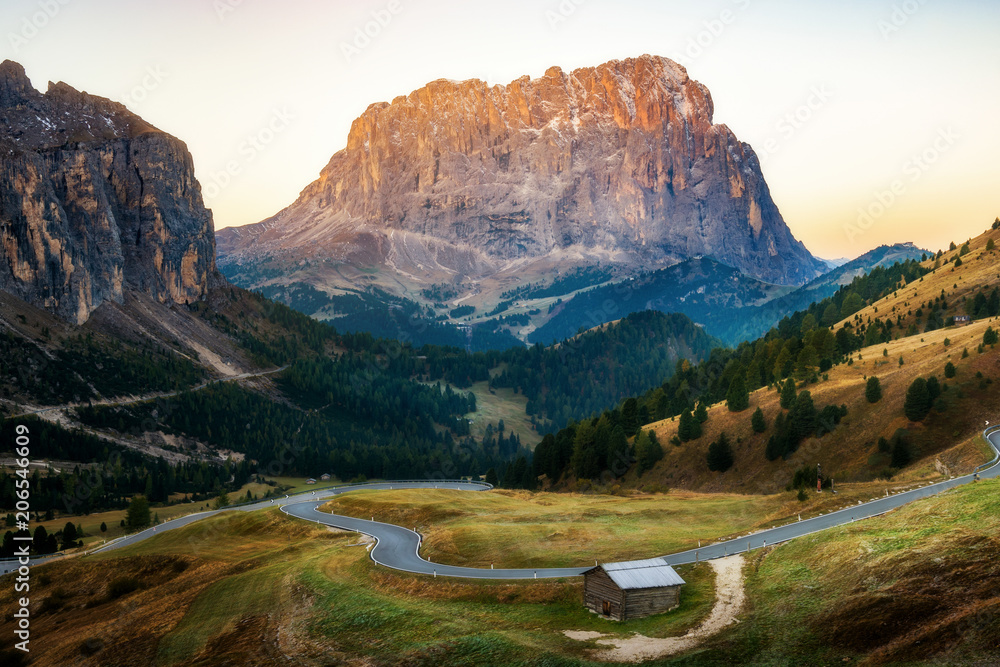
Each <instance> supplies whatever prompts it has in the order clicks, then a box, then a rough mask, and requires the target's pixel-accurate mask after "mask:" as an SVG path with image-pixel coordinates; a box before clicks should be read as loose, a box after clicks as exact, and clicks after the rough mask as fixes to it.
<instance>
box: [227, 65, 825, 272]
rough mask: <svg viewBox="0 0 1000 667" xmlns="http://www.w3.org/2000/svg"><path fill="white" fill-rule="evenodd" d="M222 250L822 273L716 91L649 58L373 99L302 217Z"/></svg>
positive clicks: (398, 262) (277, 220) (299, 257)
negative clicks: (689, 264)
mask: <svg viewBox="0 0 1000 667" xmlns="http://www.w3.org/2000/svg"><path fill="white" fill-rule="evenodd" d="M219 239H220V241H219V243H220V256H221V257H222V259H221V261H223V262H234V263H240V262H252V261H254V260H255V259H256V258H260V257H267V258H271V259H273V258H275V257H284V258H286V259H287V260H291V261H290V262H289V264H288V266H293V265H294V264H293V263H294V262H301V261H303V260H306V261H308V260H311V259H319V258H333V259H334V260H337V261H344V262H353V263H355V264H357V263H365V262H367V263H370V264H377V263H383V264H388V265H391V266H393V267H395V268H397V269H399V270H400V271H405V272H408V273H416V272H418V271H419V270H421V269H425V268H426V267H427V266H436V267H438V268H440V269H443V270H445V271H446V272H451V273H458V274H461V275H467V276H473V277H475V276H481V275H486V274H489V273H490V272H495V271H499V270H503V269H504V268H508V269H509V267H510V266H511V264H512V263H517V262H523V261H525V260H530V259H531V258H538V257H545V256H547V255H552V254H560V253H562V254H567V253H575V254H576V255H578V256H580V257H584V258H586V257H592V258H597V259H598V260H599V261H602V262H604V263H612V264H621V265H627V266H631V267H634V268H636V269H655V268H663V267H665V266H669V265H672V264H675V263H677V262H679V261H682V260H684V259H688V258H691V257H695V256H699V255H710V256H713V257H714V258H715V259H717V260H718V261H720V262H723V263H725V264H727V265H730V266H732V267H734V268H737V269H739V270H740V271H742V272H744V273H747V274H749V275H751V276H754V277H756V278H759V279H762V280H766V281H769V282H774V283H781V284H800V283H804V282H806V281H808V280H810V279H812V278H814V277H815V276H817V275H819V274H820V273H821V272H822V271H823V269H824V268H825V267H824V265H823V264H822V263H821V262H819V261H818V260H816V259H815V258H814V257H813V256H812V255H811V254H810V253H809V251H808V250H806V248H805V247H804V246H803V245H802V244H801V243H799V242H798V241H796V240H795V238H794V237H793V236H792V234H791V232H790V231H789V229H788V228H787V226H786V225H785V222H784V220H783V219H782V217H781V214H780V213H779V211H778V208H777V207H776V206H775V204H774V202H773V201H772V199H771V195H770V193H769V191H768V187H767V184H766V183H765V182H764V178H763V176H762V175H761V171H760V166H759V163H758V160H757V157H756V155H755V154H754V152H753V150H752V149H751V148H750V146H748V145H747V144H744V143H741V142H740V141H739V140H738V139H737V138H736V137H735V136H734V134H733V133H732V132H731V131H730V130H729V128H727V127H726V126H725V125H715V124H713V105H712V97H711V95H710V94H709V91H708V90H707V88H705V86H703V85H702V84H700V83H698V82H696V81H693V80H692V79H690V78H689V77H688V74H687V71H686V70H685V69H684V68H683V67H681V66H680V65H678V64H676V63H674V62H672V61H670V60H666V59H664V58H658V57H652V56H643V57H641V58H636V59H630V60H624V61H613V62H609V63H606V64H604V65H601V66H599V67H592V68H584V69H579V70H576V71H573V72H569V73H567V72H564V71H562V70H561V69H559V68H557V67H554V68H552V69H550V70H548V71H547V72H546V73H545V75H544V76H543V77H541V78H538V79H529V78H528V77H523V78H521V79H518V80H517V81H514V82H513V83H511V84H510V85H508V86H490V85H488V84H486V83H484V82H482V81H478V80H471V81H463V82H454V81H444V80H442V81H435V82H433V83H431V84H428V85H427V86H425V87H424V88H422V89H420V90H417V91H415V92H413V93H411V94H410V95H409V96H406V97H399V98H397V99H395V100H393V101H392V102H391V103H382V104H374V105H372V106H370V107H369V108H368V110H367V111H365V113H364V114H363V115H362V116H361V117H360V118H358V119H357V120H356V121H355V122H354V125H353V127H352V129H351V132H350V135H349V137H348V141H347V148H346V149H344V150H343V151H341V152H339V153H337V154H336V155H335V156H334V157H333V159H332V160H331V161H330V163H329V164H328V165H327V166H326V168H325V169H324V170H323V172H322V174H321V176H320V178H319V180H317V181H316V182H314V183H313V184H311V185H310V186H309V187H307V188H306V189H305V190H304V191H303V192H302V194H301V196H300V197H299V199H298V200H297V201H296V202H295V203H294V204H293V205H292V206H290V207H289V208H287V209H285V210H284V211H282V212H281V213H279V214H278V215H276V216H275V217H274V218H272V219H270V220H267V221H265V222H264V223H260V224H258V225H255V226H251V227H247V228H242V229H239V230H223V231H222V232H220V236H219Z"/></svg>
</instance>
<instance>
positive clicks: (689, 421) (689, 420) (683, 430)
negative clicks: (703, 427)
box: [677, 410, 695, 442]
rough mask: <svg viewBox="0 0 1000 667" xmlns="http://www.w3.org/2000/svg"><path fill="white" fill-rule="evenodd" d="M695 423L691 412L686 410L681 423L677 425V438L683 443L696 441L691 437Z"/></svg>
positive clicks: (682, 414)
mask: <svg viewBox="0 0 1000 667" xmlns="http://www.w3.org/2000/svg"><path fill="white" fill-rule="evenodd" d="M694 421H695V420H694V417H693V416H692V415H691V411H690V410H685V411H684V412H682V413H681V418H680V421H679V423H678V424H677V437H678V438H680V439H681V442H687V441H689V440H693V439H694V438H693V437H692V435H691V432H692V428H693V422H694Z"/></svg>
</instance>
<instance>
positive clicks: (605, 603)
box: [604, 600, 611, 616]
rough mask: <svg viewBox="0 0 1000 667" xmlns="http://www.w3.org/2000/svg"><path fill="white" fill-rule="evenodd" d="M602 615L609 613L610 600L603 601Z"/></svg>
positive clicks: (608, 614)
mask: <svg viewBox="0 0 1000 667" xmlns="http://www.w3.org/2000/svg"><path fill="white" fill-rule="evenodd" d="M604 615H605V616H610V615H611V602H610V601H609V600H605V601H604Z"/></svg>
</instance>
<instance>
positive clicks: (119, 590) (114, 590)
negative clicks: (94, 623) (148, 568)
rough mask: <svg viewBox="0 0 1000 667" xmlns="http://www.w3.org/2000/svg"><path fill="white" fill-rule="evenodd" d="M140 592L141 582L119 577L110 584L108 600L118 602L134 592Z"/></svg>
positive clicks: (132, 578) (131, 578) (133, 578)
mask: <svg viewBox="0 0 1000 667" xmlns="http://www.w3.org/2000/svg"><path fill="white" fill-rule="evenodd" d="M137 590H139V580H138V579H136V578H135V577H118V578H117V579H112V580H111V583H109V584H108V599H109V600H117V599H118V598H120V597H122V596H124V595H128V594H129V593H131V592H133V591H137Z"/></svg>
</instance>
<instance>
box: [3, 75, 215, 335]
mask: <svg viewBox="0 0 1000 667" xmlns="http://www.w3.org/2000/svg"><path fill="white" fill-rule="evenodd" d="M0 155H3V161H2V162H0V289H2V290H4V291H7V292H9V293H11V294H14V295H16V296H18V297H20V298H21V299H23V300H25V301H27V302H29V303H32V304H35V305H37V306H40V307H43V308H45V309H46V310H48V311H50V312H52V313H54V314H56V315H58V316H60V317H61V318H64V319H67V320H70V321H73V322H76V323H77V324H82V323H84V322H86V321H87V320H88V319H89V318H90V316H91V314H92V313H93V312H94V311H95V310H96V309H97V308H98V307H99V306H100V305H101V304H103V303H106V302H114V303H119V304H120V303H122V302H123V301H124V298H125V292H126V290H127V289H129V288H134V289H136V290H138V291H140V292H142V293H144V294H148V295H150V296H152V297H153V298H154V299H155V300H157V301H159V302H161V303H190V302H194V301H197V300H199V299H202V298H203V297H204V296H205V295H206V293H207V291H208V288H209V282H210V280H211V279H212V277H213V274H215V271H216V269H215V239H214V233H213V227H212V216H211V213H210V212H209V211H208V210H207V209H206V208H205V206H204V204H203V202H202V197H201V188H200V186H199V185H198V182H197V180H195V176H194V165H193V162H192V159H191V155H190V154H189V153H188V151H187V148H186V146H185V145H184V143H182V142H181V141H179V140H178V139H175V138H174V137H171V136H170V135H168V134H166V133H164V132H161V131H160V130H157V129H156V128H154V127H152V126H151V125H149V124H148V123H146V122H145V121H143V120H142V119H141V118H139V117H138V116H135V115H134V114H132V113H131V112H129V111H128V110H127V109H126V108H125V107H124V106H122V105H120V104H118V103H115V102H112V101H110V100H107V99H104V98H101V97H95V96H93V95H88V94H87V93H85V92H84V93H82V92H78V91H77V90H75V89H73V88H72V87H70V86H68V85H66V84H65V83H57V84H53V83H50V84H49V87H48V90H47V92H46V93H45V94H42V93H40V92H38V91H37V90H35V89H34V88H33V87H32V85H31V82H30V81H29V80H28V78H27V76H26V74H25V72H24V68H22V67H21V66H20V65H19V64H17V63H14V62H12V61H9V60H8V61H5V62H4V63H3V64H0Z"/></svg>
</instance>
